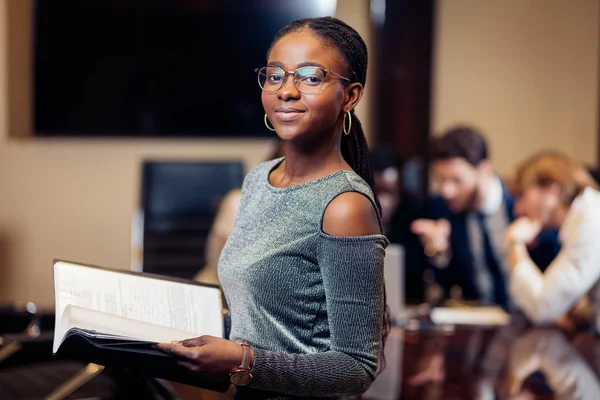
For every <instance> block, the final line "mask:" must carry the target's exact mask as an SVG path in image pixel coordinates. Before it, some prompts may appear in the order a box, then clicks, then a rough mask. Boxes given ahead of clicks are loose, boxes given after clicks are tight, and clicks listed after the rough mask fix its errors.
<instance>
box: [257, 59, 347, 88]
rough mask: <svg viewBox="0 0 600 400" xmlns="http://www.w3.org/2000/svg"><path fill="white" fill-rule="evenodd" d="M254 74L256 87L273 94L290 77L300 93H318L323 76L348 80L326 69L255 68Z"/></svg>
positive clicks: (323, 79)
mask: <svg viewBox="0 0 600 400" xmlns="http://www.w3.org/2000/svg"><path fill="white" fill-rule="evenodd" d="M254 72H258V85H259V86H260V88H261V89H262V90H264V91H265V92H269V93H275V92H276V91H278V90H279V89H281V87H282V86H283V84H284V82H285V78H286V77H287V76H288V75H292V76H293V79H294V86H296V88H297V89H298V90H299V91H300V92H302V93H314V92H318V91H319V90H320V89H321V87H322V86H323V82H325V75H327V74H328V73H330V74H332V75H335V76H337V77H338V78H340V79H343V80H345V81H348V82H352V81H351V80H350V79H348V78H346V77H344V76H342V75H340V74H338V73H336V72H333V71H332V70H330V69H327V68H321V67H312V66H310V67H301V68H298V69H297V70H295V71H287V72H286V71H284V70H283V69H282V68H280V67H274V66H268V67H262V68H257V69H255V70H254Z"/></svg>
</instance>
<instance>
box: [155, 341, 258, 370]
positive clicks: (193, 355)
mask: <svg viewBox="0 0 600 400" xmlns="http://www.w3.org/2000/svg"><path fill="white" fill-rule="evenodd" d="M156 348H158V349H159V350H161V351H164V352H165V353H168V354H172V355H174V356H176V357H177V358H179V359H180V361H179V364H180V365H183V366H184V367H187V368H189V369H190V370H191V371H194V372H206V373H210V374H215V375H218V374H224V373H226V374H231V373H233V372H235V371H236V370H237V369H238V367H239V365H240V364H241V362H242V355H243V349H242V346H240V345H239V344H237V343H234V342H232V341H230V340H226V339H221V338H218V337H214V336H206V335H205V336H200V337H197V338H193V339H186V340H182V341H178V342H173V343H159V344H157V345H156ZM251 355H252V357H251V361H252V360H253V358H254V353H253V352H252V351H251Z"/></svg>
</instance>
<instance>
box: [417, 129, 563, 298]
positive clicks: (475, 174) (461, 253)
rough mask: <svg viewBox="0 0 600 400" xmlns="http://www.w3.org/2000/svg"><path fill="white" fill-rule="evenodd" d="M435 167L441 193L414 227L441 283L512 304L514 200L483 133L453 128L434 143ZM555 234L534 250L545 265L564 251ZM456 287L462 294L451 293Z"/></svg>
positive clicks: (432, 159) (446, 289)
mask: <svg viewBox="0 0 600 400" xmlns="http://www.w3.org/2000/svg"><path fill="white" fill-rule="evenodd" d="M430 168H431V173H432V174H433V179H434V183H436V185H437V186H438V187H439V192H440V195H439V196H435V197H432V198H431V199H430V202H429V203H428V204H427V206H426V209H425V213H424V214H425V217H426V218H425V219H418V220H416V221H414V222H413V223H412V226H411V228H412V231H413V232H414V233H415V234H417V235H419V236H420V238H421V242H422V245H423V247H424V253H425V254H426V256H427V257H429V261H430V264H431V265H432V266H433V269H434V271H435V277H436V281H437V283H438V284H439V285H440V286H441V287H442V289H443V291H444V292H445V295H446V296H448V295H449V294H451V295H452V297H461V298H462V299H465V300H478V301H481V302H484V303H495V304H498V305H501V306H503V307H508V306H510V299H509V298H508V294H507V279H506V278H507V274H508V265H507V260H506V253H505V248H504V233H505V231H506V229H507V228H508V226H509V224H510V223H511V221H512V220H513V207H514V199H513V196H512V195H511V193H510V192H509V191H508V189H507V187H506V186H505V184H504V182H503V181H502V179H501V178H500V177H499V176H498V174H497V173H496V172H495V171H494V169H493V167H492V164H491V161H490V159H489V154H488V147H487V143H486V141H485V139H484V137H483V135H482V134H481V133H480V132H479V131H477V130H476V129H475V128H472V127H469V126H457V127H454V128H451V129H449V130H448V131H446V132H445V133H444V134H443V135H442V136H440V137H438V138H436V139H435V140H434V141H433V143H432V146H431V152H430ZM555 236H556V233H555V232H551V231H549V232H547V233H544V235H541V236H540V238H539V240H538V244H536V246H532V249H531V251H532V254H533V257H534V258H535V259H536V260H537V261H538V263H539V265H542V266H546V265H548V264H549V263H550V261H551V260H552V259H553V258H554V256H555V254H556V253H557V252H558V245H557V242H556V238H555ZM456 288H458V289H459V294H460V296H457V295H456V294H455V293H450V292H451V291H453V290H456Z"/></svg>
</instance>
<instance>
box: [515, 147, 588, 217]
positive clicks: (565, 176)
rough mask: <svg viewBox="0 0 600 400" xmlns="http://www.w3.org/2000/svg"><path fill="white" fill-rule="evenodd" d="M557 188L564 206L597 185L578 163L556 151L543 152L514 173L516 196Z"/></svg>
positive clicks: (524, 163)
mask: <svg viewBox="0 0 600 400" xmlns="http://www.w3.org/2000/svg"><path fill="white" fill-rule="evenodd" d="M553 184H556V185H557V186H558V187H559V189H560V192H561V199H562V202H563V204H564V205H566V206H570V205H571V203H572V202H573V200H575V198H576V197H577V196H579V195H580V194H581V193H582V192H583V191H584V190H585V188H587V187H591V188H593V189H596V190H598V184H597V183H596V181H595V180H594V178H592V176H591V175H590V173H589V172H588V170H587V169H586V168H585V167H584V166H583V165H582V164H581V163H579V162H577V161H576V160H574V159H572V158H571V157H569V156H567V155H565V154H563V153H560V152H558V151H543V152H540V153H538V154H536V155H534V156H533V157H531V158H529V159H528V160H526V161H525V162H523V163H522V164H521V165H520V166H519V167H518V168H517V171H516V173H515V176H514V179H513V184H512V186H513V187H512V189H513V191H514V194H515V195H516V196H520V195H521V193H522V192H523V191H524V190H525V189H527V188H528V187H531V186H542V187H548V186H550V185H553Z"/></svg>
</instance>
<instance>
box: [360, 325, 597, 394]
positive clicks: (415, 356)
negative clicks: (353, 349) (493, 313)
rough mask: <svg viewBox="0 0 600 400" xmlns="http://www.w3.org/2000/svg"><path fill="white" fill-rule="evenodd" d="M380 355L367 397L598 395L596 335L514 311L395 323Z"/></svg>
mask: <svg viewBox="0 0 600 400" xmlns="http://www.w3.org/2000/svg"><path fill="white" fill-rule="evenodd" d="M421 326H423V325H421ZM385 354H386V360H387V367H386V369H385V370H384V371H383V372H382V374H381V375H380V376H379V377H378V378H377V379H376V380H375V382H374V383H373V385H372V387H371V388H370V389H369V391H368V392H367V393H366V394H365V396H363V398H365V399H382V400H391V399H428V400H430V399H431V400H435V399H444V400H447V399H478V400H479V399H481V400H487V399H490V400H495V399H502V400H505V399H506V400H508V399H510V400H530V399H578V400H579V399H585V400H587V399H600V380H599V376H600V340H599V339H598V338H597V337H596V336H595V335H594V334H592V333H587V332H584V333H579V334H576V335H572V334H570V335H566V334H565V333H563V332H562V331H561V330H558V329H551V328H548V329H531V328H530V327H529V325H528V324H527V322H526V321H525V319H523V318H519V317H513V318H512V322H511V324H510V325H506V326H502V327H461V326H453V327H451V328H449V327H447V326H446V327H434V326H431V325H425V327H424V328H422V329H418V330H402V329H398V328H394V329H393V330H392V332H391V334H390V337H389V338H388V342H387V345H386V349H385Z"/></svg>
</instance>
